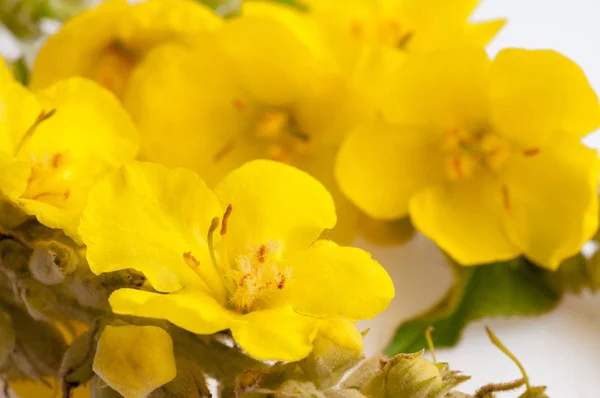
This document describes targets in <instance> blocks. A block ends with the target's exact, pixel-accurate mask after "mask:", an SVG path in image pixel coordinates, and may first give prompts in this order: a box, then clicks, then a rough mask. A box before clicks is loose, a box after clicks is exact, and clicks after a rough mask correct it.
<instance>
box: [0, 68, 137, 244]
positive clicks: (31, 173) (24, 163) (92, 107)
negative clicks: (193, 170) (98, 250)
mask: <svg viewBox="0 0 600 398" xmlns="http://www.w3.org/2000/svg"><path fill="white" fill-rule="evenodd" d="M137 146H138V136H137V132H136V130H135V127H134V126H133V123H132V122H131V119H130V118H129V116H128V114H127V112H125V110H124V109H123V108H122V107H121V105H120V104H119V101H118V99H117V98H115V97H114V95H112V93H110V92H109V91H107V90H105V89H103V88H102V87H100V86H98V85H97V84H96V83H93V82H91V81H86V80H84V79H81V78H72V79H68V80H64V81H61V82H59V83H57V84H55V85H53V86H51V87H49V88H47V89H46V90H43V91H41V92H37V93H34V92H31V91H29V90H28V89H26V88H24V87H22V86H21V85H20V84H19V83H17V82H16V81H15V80H13V78H12V76H11V75H10V72H9V71H8V69H7V67H6V65H5V64H4V62H3V61H2V60H0V170H1V172H0V199H1V200H3V201H9V202H11V203H13V204H15V205H17V206H18V207H20V208H21V209H23V210H24V212H25V213H27V214H29V215H32V216H35V217H37V219H38V220H39V221H40V222H41V223H42V224H44V225H46V226H48V227H50V228H60V229H64V230H65V233H66V234H67V235H69V236H71V237H73V238H74V239H77V235H76V230H77V223H78V221H79V216H80V214H81V211H82V210H83V207H84V205H85V201H86V198H87V194H88V192H89V189H90V188H91V186H92V185H93V184H94V183H95V182H96V181H97V180H98V179H100V178H101V177H103V176H104V174H106V173H107V172H109V171H111V170H113V169H116V168H118V167H120V166H121V165H122V164H123V163H124V162H125V161H129V160H131V159H133V157H134V156H135V155H136V152H137Z"/></svg>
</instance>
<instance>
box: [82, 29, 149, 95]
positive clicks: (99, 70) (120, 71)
mask: <svg viewBox="0 0 600 398" xmlns="http://www.w3.org/2000/svg"><path fill="white" fill-rule="evenodd" d="M138 58H139V57H138V55H137V54H136V53H135V52H134V51H132V50H130V49H129V48H127V47H125V45H123V43H121V42H118V41H116V42H113V43H111V44H110V45H109V46H108V47H106V49H105V50H104V52H103V53H102V56H101V57H100V59H99V60H98V62H97V63H96V65H95V69H94V72H93V75H92V78H93V79H94V80H96V81H97V82H98V83H100V84H101V85H102V86H104V87H106V88H107V89H109V90H111V91H112V92H114V93H115V94H116V95H117V96H118V97H121V96H122V95H123V93H124V92H125V87H126V85H127V82H128V80H129V76H130V74H131V71H132V70H133V68H134V67H135V65H136V64H137V62H138Z"/></svg>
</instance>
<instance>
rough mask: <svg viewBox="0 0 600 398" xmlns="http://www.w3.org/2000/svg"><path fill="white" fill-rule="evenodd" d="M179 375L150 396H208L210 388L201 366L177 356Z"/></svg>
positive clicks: (155, 397)
mask: <svg viewBox="0 0 600 398" xmlns="http://www.w3.org/2000/svg"><path fill="white" fill-rule="evenodd" d="M175 360H176V363H177V376H176V377H175V379H173V380H172V381H170V382H168V383H167V384H165V385H164V386H162V387H161V388H159V389H157V390H154V391H153V392H152V393H150V395H149V396H148V398H208V397H210V396H211V395H210V390H209V389H208V386H207V385H206V378H205V377H204V373H203V372H202V369H201V368H200V366H198V365H197V364H196V363H195V362H192V361H190V360H188V359H185V358H182V357H177V358H176V359H175Z"/></svg>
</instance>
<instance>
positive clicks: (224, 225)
mask: <svg viewBox="0 0 600 398" xmlns="http://www.w3.org/2000/svg"><path fill="white" fill-rule="evenodd" d="M231 210H233V208H232V206H231V203H230V204H228V205H227V210H225V214H223V221H221V231H220V232H219V233H220V234H221V236H223V235H225V234H226V233H227V220H229V216H230V215H231Z"/></svg>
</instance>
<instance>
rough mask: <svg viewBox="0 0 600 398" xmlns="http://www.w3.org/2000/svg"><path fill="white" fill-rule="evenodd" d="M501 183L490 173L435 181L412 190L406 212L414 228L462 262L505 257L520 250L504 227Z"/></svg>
mask: <svg viewBox="0 0 600 398" xmlns="http://www.w3.org/2000/svg"><path fill="white" fill-rule="evenodd" d="M503 193H504V192H503V189H502V186H501V184H499V183H497V182H496V181H495V180H494V177H493V176H491V175H487V174H484V175H476V176H473V177H472V178H471V179H469V180H466V181H457V182H453V183H447V184H446V185H438V186H435V187H432V188H429V189H426V190H423V191H421V192H419V193H418V194H416V195H415V196H414V197H413V199H412V200H411V202H410V216H411V220H412V222H413V224H414V225H415V227H416V228H417V230H419V231H421V232H422V233H423V234H425V235H426V236H428V237H429V238H431V239H432V240H434V241H435V242H436V243H437V244H438V245H439V246H440V247H441V248H442V250H444V251H446V252H447V253H448V254H449V255H450V256H451V257H452V258H454V259H456V260H457V261H458V262H459V263H460V264H462V265H477V264H483V263H491V262H494V261H502V260H508V259H511V258H514V257H516V256H518V255H519V254H520V253H521V251H520V250H519V248H518V247H517V246H515V245H514V244H513V243H511V241H510V239H509V236H508V234H507V233H506V231H505V229H504V223H503V217H504V213H505V211H506V210H505V206H508V205H509V204H508V203H506V202H505V199H506V198H505V197H504V194H503Z"/></svg>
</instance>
